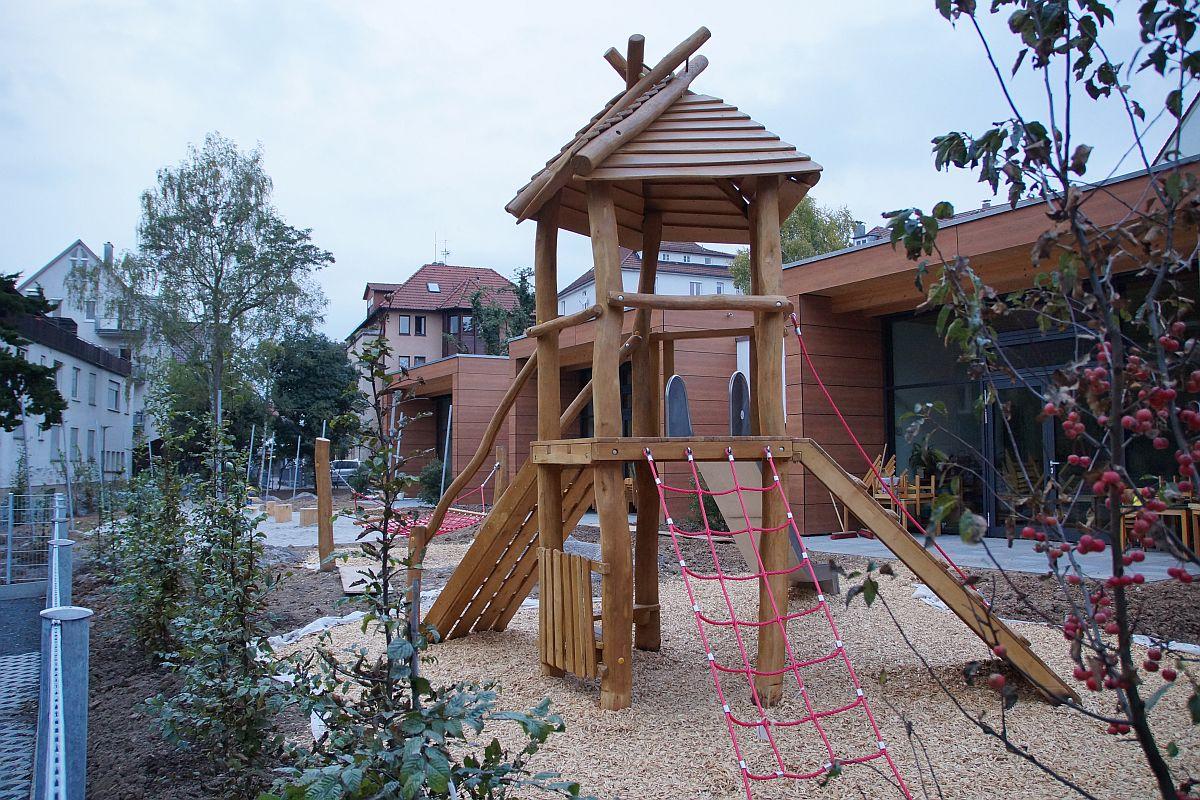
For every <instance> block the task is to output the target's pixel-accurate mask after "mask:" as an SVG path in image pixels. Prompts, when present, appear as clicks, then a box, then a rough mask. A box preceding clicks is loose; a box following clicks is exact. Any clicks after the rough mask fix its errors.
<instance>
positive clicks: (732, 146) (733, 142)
mask: <svg viewBox="0 0 1200 800" xmlns="http://www.w3.org/2000/svg"><path fill="white" fill-rule="evenodd" d="M775 150H790V151H792V152H796V148H794V147H792V146H791V145H790V144H788V143H787V142H781V141H780V140H778V139H749V140H747V139H727V140H725V141H721V142H657V141H655V142H630V143H629V144H627V145H625V146H624V147H622V148H621V152H622V153H695V154H697V155H703V154H705V153H750V152H769V151H775Z"/></svg>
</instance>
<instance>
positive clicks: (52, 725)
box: [18, 494, 92, 800]
mask: <svg viewBox="0 0 1200 800" xmlns="http://www.w3.org/2000/svg"><path fill="white" fill-rule="evenodd" d="M53 507H54V508H55V509H56V510H57V511H61V512H62V513H61V514H59V513H56V515H55V518H56V519H59V520H61V524H60V526H59V527H57V528H56V529H55V533H57V534H59V535H58V536H56V537H55V538H53V539H51V540H50V541H49V542H47V548H48V549H47V553H48V555H47V557H46V559H45V560H46V563H47V568H46V571H45V577H46V610H45V611H43V612H42V675H41V691H40V695H39V700H38V732H37V753H36V761H35V766H34V773H33V800H83V798H84V794H85V786H86V783H87V715H88V631H89V628H90V626H91V621H90V618H91V616H92V612H91V611H90V610H89V609H86V608H80V607H78V606H74V605H71V600H72V591H71V576H72V566H73V564H72V562H73V560H74V559H73V557H72V552H71V551H72V546H73V545H74V544H75V543H74V542H73V541H71V540H70V539H68V538H67V537H66V533H67V531H66V513H65V509H66V499H65V498H64V497H63V495H61V494H59V495H55V496H54V502H53ZM18 518H19V517H18Z"/></svg>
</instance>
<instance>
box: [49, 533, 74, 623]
mask: <svg viewBox="0 0 1200 800" xmlns="http://www.w3.org/2000/svg"><path fill="white" fill-rule="evenodd" d="M56 534H57V531H56ZM74 544H75V541H74V540H72V539H67V538H66V537H63V538H55V539H51V540H50V568H49V570H47V575H46V607H47V608H53V607H54V606H69V605H71V598H72V597H73V596H74V591H73V590H72V587H71V583H72V576H73V572H72V570H73V569H74V562H75V557H74V551H73V550H72V549H71V548H72V546H73V545H74Z"/></svg>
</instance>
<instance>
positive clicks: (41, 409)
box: [0, 274, 67, 431]
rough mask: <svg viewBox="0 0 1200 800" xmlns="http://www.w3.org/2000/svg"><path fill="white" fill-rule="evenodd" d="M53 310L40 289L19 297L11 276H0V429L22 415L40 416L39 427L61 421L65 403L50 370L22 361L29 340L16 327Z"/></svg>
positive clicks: (13, 424) (14, 423)
mask: <svg viewBox="0 0 1200 800" xmlns="http://www.w3.org/2000/svg"><path fill="white" fill-rule="evenodd" d="M53 309H54V305H52V304H51V303H49V302H47V300H46V298H45V297H44V296H42V293H41V290H40V289H39V290H38V293H37V294H36V295H34V296H32V297H30V296H26V295H23V294H21V293H20V292H18V291H17V276H16V275H15V274H14V275H0V343H2V344H3V345H4V346H3V347H0V385H3V390H2V391H0V430H6V431H11V430H13V429H14V428H16V427H17V426H18V425H20V424H21V422H22V420H23V419H24V417H25V414H29V415H32V416H40V417H42V427H43V428H49V427H50V426H51V425H58V424H59V423H61V422H62V412H63V409H65V408H66V407H67V402H66V401H65V400H63V397H62V395H61V394H59V392H58V386H57V385H56V383H55V379H54V368H53V367H45V366H42V365H41V364H34V363H32V362H30V361H27V360H26V359H25V356H24V355H23V354H22V352H21V351H22V348H23V347H24V346H25V345H27V344H29V340H28V339H26V338H25V337H24V336H22V335H21V333H20V331H19V330H18V328H17V327H16V325H17V320H18V319H19V318H20V317H23V316H30V315H38V314H45V313H46V312H47V311H52V310H53Z"/></svg>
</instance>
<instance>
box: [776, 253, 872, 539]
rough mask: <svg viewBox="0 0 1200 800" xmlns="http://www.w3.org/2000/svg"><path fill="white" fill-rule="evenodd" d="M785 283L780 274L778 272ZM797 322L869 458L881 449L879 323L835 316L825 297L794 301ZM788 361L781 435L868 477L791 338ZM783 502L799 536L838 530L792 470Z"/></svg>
mask: <svg viewBox="0 0 1200 800" xmlns="http://www.w3.org/2000/svg"><path fill="white" fill-rule="evenodd" d="M784 275H785V278H786V276H787V273H784ZM792 302H793V303H794V304H795V305H796V315H797V317H799V319H800V329H801V331H802V332H803V334H804V342H805V344H806V345H807V347H808V351H809V354H810V355H811V356H812V359H813V362H814V363H815V364H816V368H817V370H818V371H819V372H820V373H821V378H822V379H823V380H824V381H825V384H826V385H827V386H828V387H829V391H830V394H832V395H833V399H834V401H835V402H836V403H837V405H838V408H840V409H841V411H842V414H843V415H844V416H845V417H846V421H847V422H848V423H849V424H850V427H851V428H852V429H853V431H854V433H855V435H856V436H858V438H859V440H860V441H861V442H862V444H863V447H864V448H865V449H866V451H867V453H868V455H870V456H871V457H872V458H874V457H875V456H876V455H878V454H879V453H880V452H881V451H882V450H883V447H884V442H885V439H886V436H887V428H886V425H885V424H884V416H885V413H886V402H885V398H884V389H883V386H884V383H883V380H884V366H883V359H884V348H883V332H882V325H881V324H880V321H879V320H878V319H876V318H872V317H864V316H861V315H858V314H835V313H833V312H832V311H831V309H830V302H829V299H828V298H825V297H818V296H814V295H805V296H802V297H801V296H793V297H792ZM784 352H785V353H786V354H787V385H788V389H787V396H788V409H787V410H788V433H789V434H791V435H792V436H806V437H810V438H812V439H815V440H816V441H817V442H818V443H819V444H820V445H821V446H822V447H823V448H825V450H826V451H828V453H829V454H830V455H831V456H833V457H834V459H836V460H837V462H838V463H839V464H841V466H842V467H843V468H844V469H846V470H847V471H849V472H850V473H851V474H852V475H860V476H861V475H863V474H864V473H866V471H867V466H866V464H864V463H863V460H862V456H860V455H859V453H858V451H857V449H856V448H855V447H854V445H853V443H852V442H851V440H850V437H849V436H848V435H847V434H846V432H845V429H844V428H843V427H842V424H841V423H840V422H839V421H838V419H837V417H836V416H835V415H834V414H833V410H832V409H831V408H830V407H829V403H828V401H827V400H826V399H825V397H824V395H822V393H821V390H820V387H819V386H817V382H816V380H814V378H813V374H812V370H810V369H809V368H808V365H807V364H805V363H804V359H803V356H802V355H801V353H800V345H799V343H797V342H796V341H794V339H792V338H790V337H789V339H788V340H787V343H786V345H785V347H784ZM788 499H789V500H790V502H791V504H792V511H793V513H794V514H795V515H796V519H797V521H798V522H800V529H801V531H802V532H804V533H814V534H816V533H827V532H829V531H835V530H838V529H839V528H840V527H841V525H840V523H839V522H838V519H837V515H836V514H835V512H834V508H833V504H832V503H831V502H830V499H829V493H828V491H826V489H825V487H824V486H823V485H822V484H821V483H820V482H819V481H818V480H816V479H815V478H813V477H811V476H805V475H804V471H803V470H802V469H800V468H798V467H797V468H796V469H794V470H793V471H792V477H791V486H790V487H789V492H788Z"/></svg>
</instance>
